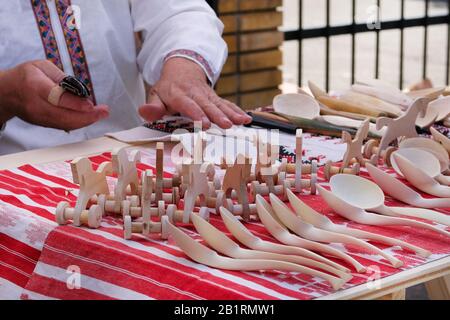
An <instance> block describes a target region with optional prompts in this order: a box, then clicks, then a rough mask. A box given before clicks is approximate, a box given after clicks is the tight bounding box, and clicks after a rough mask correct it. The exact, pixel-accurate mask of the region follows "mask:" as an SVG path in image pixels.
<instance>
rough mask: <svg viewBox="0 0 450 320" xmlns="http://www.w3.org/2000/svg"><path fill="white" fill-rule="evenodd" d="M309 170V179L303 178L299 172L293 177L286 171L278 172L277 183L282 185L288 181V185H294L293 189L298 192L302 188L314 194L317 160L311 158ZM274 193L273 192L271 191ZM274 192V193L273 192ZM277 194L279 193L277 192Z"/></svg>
mask: <svg viewBox="0 0 450 320" xmlns="http://www.w3.org/2000/svg"><path fill="white" fill-rule="evenodd" d="M310 167H311V170H310V171H311V172H310V178H309V179H303V178H302V175H301V173H299V174H298V173H297V172H296V174H295V176H294V178H291V177H289V176H288V175H286V172H280V173H279V174H278V176H277V178H278V179H277V185H279V186H284V182H285V181H286V182H288V187H289V188H291V187H295V191H296V192H298V193H300V192H302V191H303V189H308V190H310V192H311V194H315V193H316V190H315V184H316V182H317V171H318V164H317V160H313V161H312V162H311V164H310ZM272 193H275V192H272ZM275 194H276V193H275ZM277 195H279V194H277Z"/></svg>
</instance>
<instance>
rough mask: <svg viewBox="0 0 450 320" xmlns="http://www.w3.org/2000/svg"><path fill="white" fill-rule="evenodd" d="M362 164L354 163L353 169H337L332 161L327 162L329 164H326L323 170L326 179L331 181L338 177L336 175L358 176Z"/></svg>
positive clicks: (341, 167)
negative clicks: (332, 178)
mask: <svg viewBox="0 0 450 320" xmlns="http://www.w3.org/2000/svg"><path fill="white" fill-rule="evenodd" d="M360 169H361V167H360V164H359V163H354V164H353V165H352V166H351V168H343V166H340V167H337V166H333V162H331V160H329V161H327V163H325V166H324V168H323V173H324V176H325V179H326V180H327V181H328V180H330V179H331V177H332V176H334V175H336V174H340V173H345V174H353V175H358V174H359V172H360Z"/></svg>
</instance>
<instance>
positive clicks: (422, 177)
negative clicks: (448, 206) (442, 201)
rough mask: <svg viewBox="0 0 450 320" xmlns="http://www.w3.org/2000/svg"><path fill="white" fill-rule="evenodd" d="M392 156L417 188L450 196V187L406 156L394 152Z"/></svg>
mask: <svg viewBox="0 0 450 320" xmlns="http://www.w3.org/2000/svg"><path fill="white" fill-rule="evenodd" d="M392 158H393V159H394V160H395V162H396V163H397V166H398V168H399V170H400V171H401V172H402V173H403V176H404V177H405V178H406V180H408V181H409V182H410V183H411V184H412V185H413V186H415V187H416V188H417V189H419V190H421V191H423V192H426V193H428V194H431V195H433V196H436V197H443V198H449V197H450V187H448V186H443V185H441V184H440V183H439V182H437V181H436V180H435V179H433V178H432V177H430V176H429V175H428V174H427V173H426V172H425V171H423V170H422V169H421V168H419V167H417V166H415V165H414V163H412V162H411V161H409V160H408V159H406V158H405V157H403V156H401V155H399V154H394V155H393V156H392Z"/></svg>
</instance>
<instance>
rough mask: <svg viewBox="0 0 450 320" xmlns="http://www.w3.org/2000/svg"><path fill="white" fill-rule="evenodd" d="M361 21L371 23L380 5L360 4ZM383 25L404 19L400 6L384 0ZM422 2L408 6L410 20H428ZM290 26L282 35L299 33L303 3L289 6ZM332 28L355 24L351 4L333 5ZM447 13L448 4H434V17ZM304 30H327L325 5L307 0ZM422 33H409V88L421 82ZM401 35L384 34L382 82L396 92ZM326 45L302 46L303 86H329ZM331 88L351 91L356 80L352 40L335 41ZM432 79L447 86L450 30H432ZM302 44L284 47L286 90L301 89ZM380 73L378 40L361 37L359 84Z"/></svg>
mask: <svg viewBox="0 0 450 320" xmlns="http://www.w3.org/2000/svg"><path fill="white" fill-rule="evenodd" d="M356 2H357V12H356V20H357V22H358V23H364V22H367V20H368V19H369V17H370V14H371V13H373V12H374V7H373V6H374V4H375V3H376V1H375V0H357V1H356ZM381 2H382V6H381V18H382V20H393V19H398V18H400V0H388V1H387V0H383V1H381ZM424 9H425V5H424V1H423V0H407V1H406V5H405V17H406V18H413V17H421V16H423V15H424ZM283 10H284V17H285V22H284V26H283V30H291V29H296V28H297V27H298V0H284V9H283ZM331 12H332V15H331V24H332V25H340V24H347V23H350V22H351V0H332V1H331ZM446 13H447V5H446V2H443V1H436V0H435V1H432V2H431V5H430V13H429V14H430V16H433V15H442V14H446ZM303 17H304V18H303V19H304V21H303V23H304V27H306V28H310V27H320V26H324V24H325V0H304V15H303ZM423 34H424V32H423V28H422V27H418V28H410V29H407V31H406V32H405V62H404V66H405V67H404V70H405V71H404V86H408V85H409V84H411V83H414V82H417V81H418V80H420V79H421V76H422V53H423ZM399 35H400V33H399V31H390V30H387V31H384V32H383V31H381V48H380V49H381V57H380V63H381V65H380V77H381V78H382V79H384V80H386V81H388V82H390V83H392V84H393V85H395V86H398V81H399V80H398V79H399V53H400V50H399ZM324 43H325V41H324V40H323V39H314V40H305V41H304V42H303V50H304V51H303V52H304V57H303V66H304V67H303V81H307V80H312V81H314V82H317V83H318V84H320V85H321V86H323V84H324V81H325V80H324V74H325V72H324V70H325V69H324V68H325V49H324V48H325V46H324ZM331 44H332V49H331V50H332V52H331V88H332V89H335V90H339V89H345V88H348V86H349V84H350V79H351V74H350V70H351V55H350V54H351V39H350V36H338V37H334V38H333V39H332V41H331ZM428 46H429V49H428V71H429V72H428V77H429V78H431V79H432V81H433V82H434V83H435V84H436V85H444V84H445V77H446V74H445V72H446V67H445V63H446V54H447V52H446V50H447V26H446V25H444V26H441V25H439V26H432V27H430V28H429V42H428ZM297 57H298V44H297V42H296V41H292V42H287V43H286V44H285V45H284V66H283V71H284V81H285V83H286V84H287V86H285V87H286V88H287V90H292V89H293V88H292V86H294V87H295V85H296V84H297V79H298V78H297V69H298V58H297ZM374 70H375V37H374V34H373V33H364V34H360V35H358V36H357V60H356V79H364V78H372V77H373V76H374Z"/></svg>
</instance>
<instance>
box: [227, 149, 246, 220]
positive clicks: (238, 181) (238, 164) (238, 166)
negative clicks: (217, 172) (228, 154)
mask: <svg viewBox="0 0 450 320" xmlns="http://www.w3.org/2000/svg"><path fill="white" fill-rule="evenodd" d="M251 166H252V165H251V162H250V159H249V158H247V157H245V156H243V155H241V154H239V155H238V156H237V157H236V160H235V163H234V165H233V166H231V167H228V168H227V170H226V172H225V176H224V178H223V184H222V190H223V191H224V192H225V195H226V196H227V198H230V197H231V193H232V191H233V190H234V191H235V192H236V193H237V198H238V202H239V204H241V205H242V217H243V219H244V220H245V221H249V220H250V207H249V199H248V192H247V183H248V181H249V178H250V175H251Z"/></svg>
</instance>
